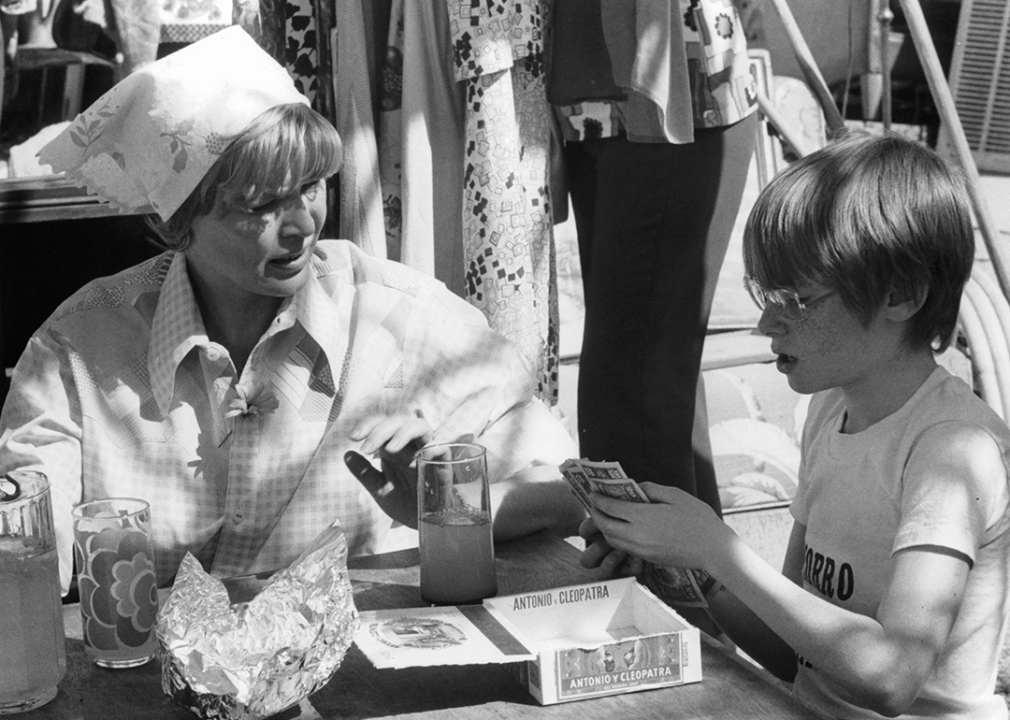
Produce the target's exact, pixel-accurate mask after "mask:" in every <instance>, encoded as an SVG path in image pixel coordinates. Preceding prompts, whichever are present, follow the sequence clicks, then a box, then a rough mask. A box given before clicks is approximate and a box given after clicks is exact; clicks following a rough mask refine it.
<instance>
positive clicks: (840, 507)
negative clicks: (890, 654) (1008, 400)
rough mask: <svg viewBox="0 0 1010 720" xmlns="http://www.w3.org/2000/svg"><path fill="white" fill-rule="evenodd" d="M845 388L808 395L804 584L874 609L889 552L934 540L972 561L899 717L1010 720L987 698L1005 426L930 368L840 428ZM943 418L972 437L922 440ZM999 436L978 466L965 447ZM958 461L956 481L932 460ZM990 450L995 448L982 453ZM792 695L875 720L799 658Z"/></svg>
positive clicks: (1009, 570) (870, 612) (1006, 522)
mask: <svg viewBox="0 0 1010 720" xmlns="http://www.w3.org/2000/svg"><path fill="white" fill-rule="evenodd" d="M844 419H845V407H844V403H843V401H842V396H841V393H840V392H839V391H837V390H830V391H827V392H824V393H819V394H818V395H816V396H814V398H813V399H812V400H811V404H810V412H809V415H808V417H807V423H806V426H805V428H804V433H803V460H802V465H801V468H800V478H801V482H800V485H799V489H798V491H797V495H796V498H795V500H794V501H793V505H792V514H793V517H794V518H795V519H796V521H797V522H799V523H801V524H803V525H805V526H806V528H807V532H806V548H805V561H804V567H803V586H804V587H805V588H806V589H807V590H808V591H809V592H813V593H816V594H818V595H820V596H821V597H824V598H825V599H826V600H827V601H828V602H831V603H833V604H835V605H838V606H839V607H843V608H845V609H847V610H851V611H853V612H857V613H860V614H863V615H867V616H871V617H872V616H875V615H876V612H877V608H878V606H879V604H880V602H881V599H882V597H883V593H884V590H885V588H886V585H887V582H888V577H889V575H890V569H891V558H892V557H893V555H894V553H895V552H897V551H899V550H902V549H905V548H910V547H916V546H922V545H932V546H938V547H944V548H950V549H952V550H955V551H957V552H958V553H960V554H962V555H964V556H966V557H968V558H970V559H971V561H972V568H971V571H970V572H969V574H968V585H967V588H966V591H965V597H964V600H963V602H962V604H961V609H960V612H959V614H958V617H957V620H956V621H955V623H954V627H953V629H952V631H951V635H950V639H949V641H948V646H947V648H946V650H945V651H944V653H943V654H942V656H941V657H940V659H939V661H938V662H937V665H936V667H935V668H934V671H933V674H932V675H931V676H930V678H929V680H928V681H927V682H926V685H925V687H924V688H923V690H922V692H921V693H920V695H919V697H918V698H917V699H916V701H915V703H914V704H913V706H912V708H911V709H910V711H909V712H908V714H906V715H902V717H903V718H963V719H964V720H969V719H970V720H983V719H989V718H993V719H996V718H998V719H1000V720H1005V719H1006V718H1007V707H1006V704H1005V703H1004V701H1003V699H1002V698H1001V697H999V696H997V695H995V694H994V686H995V680H996V666H997V660H998V658H999V652H1000V646H1001V641H1002V638H1003V632H1004V629H1005V627H1006V623H1007V615H1008V610H1010V600H1008V596H1010V532H1008V528H1010V515H1008V512H1007V509H1008V500H1010V492H1008V480H1007V477H1008V473H1007V468H1008V467H1010V431H1008V430H1007V427H1006V425H1005V424H1004V423H1003V421H1002V420H1001V419H1000V418H999V417H998V416H997V415H996V413H995V412H993V411H992V410H991V409H990V408H989V407H988V406H987V405H986V404H985V403H984V402H983V401H981V400H980V399H978V398H977V397H976V396H975V395H974V394H973V393H972V391H971V389H970V388H969V387H968V386H967V385H966V384H965V383H964V382H962V381H961V380H958V379H956V378H954V377H952V376H951V375H950V374H949V373H948V372H947V371H946V370H944V369H942V368H937V369H936V370H935V371H934V372H933V373H932V374H931V375H930V376H929V377H928V378H927V379H926V381H925V382H924V383H923V384H922V386H921V387H920V388H919V389H918V390H917V391H916V392H915V394H914V395H913V396H912V397H911V398H910V399H909V400H908V402H906V403H905V405H904V406H903V407H902V408H901V409H899V410H898V411H897V412H895V413H894V414H892V415H890V416H888V417H886V418H884V419H883V420H881V421H880V422H878V423H876V424H874V425H873V426H872V427H870V428H868V429H866V430H864V431H863V432H860V433H855V434H842V432H841V428H842V424H843V422H844ZM941 423H950V424H951V425H950V428H951V431H952V432H953V431H955V430H956V431H957V432H958V433H962V434H964V433H966V437H967V438H968V442H966V443H956V444H955V443H951V444H950V446H948V447H941V446H942V443H940V444H937V443H935V442H931V443H919V440H920V439H921V438H922V435H923V433H924V432H925V431H926V430H927V429H930V428H933V427H935V426H936V425H938V424H941ZM985 443H995V444H996V445H997V446H998V448H999V451H1000V455H1001V456H1002V464H1001V465H999V466H997V467H980V465H983V464H984V463H982V462H980V461H979V460H978V457H979V453H977V452H975V453H973V452H972V447H973V446H974V447H979V446H980V444H985ZM937 453H940V454H942V455H945V456H946V457H944V461H945V462H944V465H946V466H947V467H949V463H950V455H949V453H954V454H955V457H954V458H953V463H954V465H955V466H956V467H959V468H964V472H963V475H962V476H960V477H957V478H951V477H947V476H943V475H941V474H940V473H938V472H935V471H934V468H936V467H937V466H938V463H937V462H936V460H937V459H938V457H941V456H940V455H938V454H937ZM984 455H985V456H987V457H988V456H990V454H984ZM794 692H795V693H796V694H797V695H798V696H800V697H802V698H804V699H805V700H807V701H809V702H812V703H813V704H815V705H817V706H818V707H820V708H823V709H824V710H826V711H827V712H829V713H831V714H833V715H835V716H836V717H839V718H877V717H880V716H879V715H877V714H876V713H873V712H870V711H868V710H865V709H862V708H858V707H855V706H853V705H851V704H850V703H848V702H846V701H844V700H842V699H841V698H840V697H838V695H837V694H835V693H834V692H833V691H832V688H831V686H830V684H829V683H826V682H825V678H824V677H823V676H821V675H820V673H818V671H817V669H816V668H813V667H810V666H809V665H808V664H807V663H806V662H805V661H803V660H802V659H800V663H799V671H798V674H797V677H796V683H795V685H794Z"/></svg>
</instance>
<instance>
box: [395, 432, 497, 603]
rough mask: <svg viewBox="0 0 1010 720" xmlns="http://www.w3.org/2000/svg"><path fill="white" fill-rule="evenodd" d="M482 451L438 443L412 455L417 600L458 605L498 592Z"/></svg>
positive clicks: (470, 444) (485, 465)
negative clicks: (418, 559) (418, 568)
mask: <svg viewBox="0 0 1010 720" xmlns="http://www.w3.org/2000/svg"><path fill="white" fill-rule="evenodd" d="M486 455H487V451H486V450H485V449H484V448H483V447H482V446H480V445H476V444H474V443H444V444H440V445H428V446H427V447H424V448H421V450H419V451H418V453H417V455H416V456H415V459H416V461H417V502H418V533H419V543H420V550H421V598H422V599H424V600H425V601H427V602H430V603H433V604H436V605H458V604H464V603H471V602H479V601H480V600H483V599H484V598H487V597H491V596H493V595H495V594H496V593H497V592H498V577H497V575H496V573H495V565H494V543H493V540H492V534H491V493H490V488H489V485H488V476H487V457H486Z"/></svg>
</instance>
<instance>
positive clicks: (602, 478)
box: [560, 458, 649, 510]
mask: <svg viewBox="0 0 1010 720" xmlns="http://www.w3.org/2000/svg"><path fill="white" fill-rule="evenodd" d="M560 470H561V474H562V475H564V476H565V480H567V481H568V483H569V484H570V485H571V486H572V490H573V491H574V492H575V496H576V497H577V498H578V499H579V500H580V501H581V502H582V504H583V505H585V507H586V510H589V509H591V508H592V507H593V503H592V501H591V500H590V499H589V493H591V492H598V493H603V494H604V495H609V496H610V497H615V498H620V499H622V500H631V501H632V502H646V503H647V502H649V497H648V496H647V495H646V494H645V493H644V492H643V491H642V488H640V487H638V483H636V482H635V481H634V480H632V479H631V478H629V477H628V475H627V473H625V472H624V470H623V469H622V468H621V463H616V462H594V461H592V460H586V459H585V458H582V459H580V460H565V462H564V463H563V464H562V465H561V467H560Z"/></svg>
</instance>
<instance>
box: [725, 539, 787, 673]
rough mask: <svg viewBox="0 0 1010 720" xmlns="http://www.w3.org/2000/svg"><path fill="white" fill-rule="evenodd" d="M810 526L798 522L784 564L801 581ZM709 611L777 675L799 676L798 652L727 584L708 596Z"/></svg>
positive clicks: (726, 631)
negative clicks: (804, 549) (806, 539)
mask: <svg viewBox="0 0 1010 720" xmlns="http://www.w3.org/2000/svg"><path fill="white" fill-rule="evenodd" d="M805 533H806V528H805V527H804V526H802V525H800V524H799V523H794V524H793V528H792V532H791V533H790V535H789V544H788V546H787V548H786V556H785V560H784V562H783V565H782V575H783V576H784V577H786V578H787V579H789V580H791V581H793V582H794V583H796V584H797V585H800V584H801V580H800V573H801V571H802V568H803V542H804V535H805ZM707 600H708V612H709V615H710V616H711V617H712V619H713V620H714V621H715V622H716V624H718V625H719V628H720V629H721V630H722V631H723V632H724V633H726V634H727V635H728V636H729V638H730V639H731V640H732V641H733V642H734V643H736V644H737V646H738V647H739V648H740V649H741V650H743V651H744V652H745V653H747V655H749V656H750V657H751V658H753V659H754V660H756V661H757V662H759V663H760V664H761V666H762V667H764V668H765V669H766V670H768V671H769V672H770V673H772V674H773V675H774V676H775V677H777V678H779V679H780V680H785V681H786V682H792V681H793V680H794V679H795V677H796V653H795V651H794V650H793V649H792V648H791V647H790V646H789V644H788V643H786V642H785V641H784V640H783V639H782V638H781V637H780V636H779V635H778V634H777V633H775V632H774V631H773V630H772V629H771V628H769V627H768V625H766V624H765V622H764V620H762V619H761V618H760V617H759V616H758V615H757V614H756V613H755V612H754V611H753V610H751V609H750V608H749V607H747V605H745V604H744V603H743V602H741V600H740V599H739V598H738V597H737V596H736V595H734V594H733V593H732V592H731V591H730V590H729V589H728V588H727V587H726V586H725V585H723V586H721V587H720V588H719V590H717V591H716V592H715V593H713V594H712V595H710V596H708V597H707Z"/></svg>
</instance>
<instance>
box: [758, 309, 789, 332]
mask: <svg viewBox="0 0 1010 720" xmlns="http://www.w3.org/2000/svg"><path fill="white" fill-rule="evenodd" d="M757 329H758V332H759V333H761V334H762V335H767V336H769V337H770V336H772V335H780V334H782V333H783V332H784V331H785V318H784V310H783V308H782V306H781V305H778V304H776V303H772V302H770V303H768V304H767V305H765V307H764V310H762V311H761V317H760V318H759V319H758V324H757Z"/></svg>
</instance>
